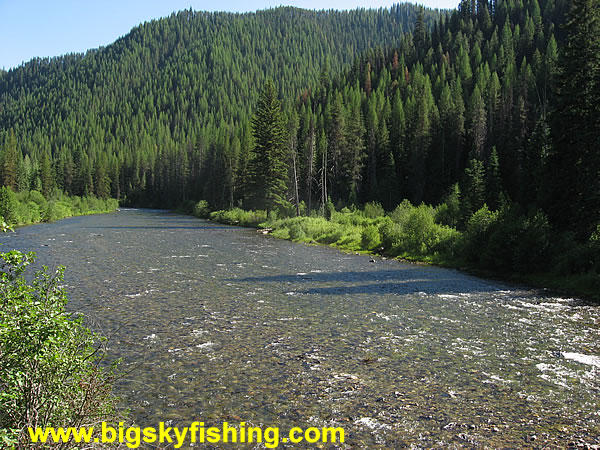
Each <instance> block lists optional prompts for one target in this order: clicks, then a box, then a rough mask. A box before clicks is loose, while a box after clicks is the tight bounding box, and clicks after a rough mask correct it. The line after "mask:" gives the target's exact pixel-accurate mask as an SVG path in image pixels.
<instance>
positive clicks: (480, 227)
mask: <svg viewBox="0 0 600 450" xmlns="http://www.w3.org/2000/svg"><path fill="white" fill-rule="evenodd" d="M497 219H498V214H497V213H496V212H492V211H490V210H489V209H488V207H487V205H483V207H482V208H481V209H479V210H478V211H475V212H474V213H473V215H472V216H471V217H470V218H469V220H468V222H467V226H466V228H465V232H464V234H463V255H464V256H465V258H466V259H467V260H470V261H476V262H481V259H482V249H484V248H485V247H486V246H487V245H488V240H489V237H490V235H491V230H492V226H493V225H494V224H495V223H496V221H497Z"/></svg>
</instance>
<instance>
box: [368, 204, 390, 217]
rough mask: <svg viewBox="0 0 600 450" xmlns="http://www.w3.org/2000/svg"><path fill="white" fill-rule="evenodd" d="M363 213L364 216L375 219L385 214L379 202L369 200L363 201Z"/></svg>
mask: <svg viewBox="0 0 600 450" xmlns="http://www.w3.org/2000/svg"><path fill="white" fill-rule="evenodd" d="M364 213H365V217H368V218H369V219H375V218H377V217H381V216H383V215H384V214H385V210H384V209H383V206H381V203H379V202H369V203H365V206H364Z"/></svg>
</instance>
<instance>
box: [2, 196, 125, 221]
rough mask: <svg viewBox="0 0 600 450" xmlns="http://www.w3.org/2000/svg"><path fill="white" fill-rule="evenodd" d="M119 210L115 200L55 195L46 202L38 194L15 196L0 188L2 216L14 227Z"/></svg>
mask: <svg viewBox="0 0 600 450" xmlns="http://www.w3.org/2000/svg"><path fill="white" fill-rule="evenodd" d="M118 206H119V204H118V202H117V200H115V199H104V200H103V199H98V198H95V197H78V196H73V197H67V196H66V195H56V196H55V197H53V198H52V199H50V200H49V201H46V199H45V198H44V196H43V195H42V194H41V193H39V192H38V191H35V190H32V191H23V192H19V193H17V194H15V193H14V192H12V190H10V189H9V188H7V187H2V188H0V214H2V215H3V217H5V218H6V219H5V220H6V221H7V222H8V223H9V224H11V225H29V224H32V223H38V222H41V221H45V222H52V221H55V220H60V219H64V218H65V217H71V216H75V215H83V214H97V213H105V212H111V211H114V210H115V209H117V208H118Z"/></svg>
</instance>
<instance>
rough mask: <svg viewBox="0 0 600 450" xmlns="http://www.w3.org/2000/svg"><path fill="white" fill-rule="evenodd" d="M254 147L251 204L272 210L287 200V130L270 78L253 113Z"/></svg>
mask: <svg viewBox="0 0 600 450" xmlns="http://www.w3.org/2000/svg"><path fill="white" fill-rule="evenodd" d="M251 123H252V132H253V136H254V143H255V145H254V149H253V151H252V156H251V160H250V163H249V164H250V168H249V172H250V173H249V178H250V179H249V183H250V185H249V191H250V197H251V200H250V201H251V205H252V206H253V207H255V208H260V209H266V210H267V211H272V210H274V209H276V208H277V207H281V206H284V205H285V204H286V202H287V201H286V199H285V194H286V191H287V172H288V167H287V158H286V157H287V155H286V130H285V122H284V120H283V114H282V111H281V103H280V102H279V99H278V98H277V92H276V91H275V86H274V85H273V82H272V81H271V80H268V81H267V82H266V83H265V86H264V88H263V91H262V93H261V94H260V98H259V100H258V105H257V109H256V112H255V114H254V116H253V117H252V121H251Z"/></svg>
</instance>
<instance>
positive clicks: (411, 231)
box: [401, 205, 439, 255]
mask: <svg viewBox="0 0 600 450" xmlns="http://www.w3.org/2000/svg"><path fill="white" fill-rule="evenodd" d="M433 214H434V212H433V209H432V208H431V207H429V206H426V205H421V206H418V207H416V208H412V210H411V211H410V212H408V213H407V214H406V216H405V217H404V218H403V222H404V223H403V224H402V238H401V245H402V247H403V250H404V251H407V252H409V253H412V254H417V255H426V254H428V253H429V252H430V251H431V250H432V249H433V248H434V246H435V245H436V244H437V243H438V233H437V232H438V228H439V225H437V224H436V223H435V221H434V216H433Z"/></svg>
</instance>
